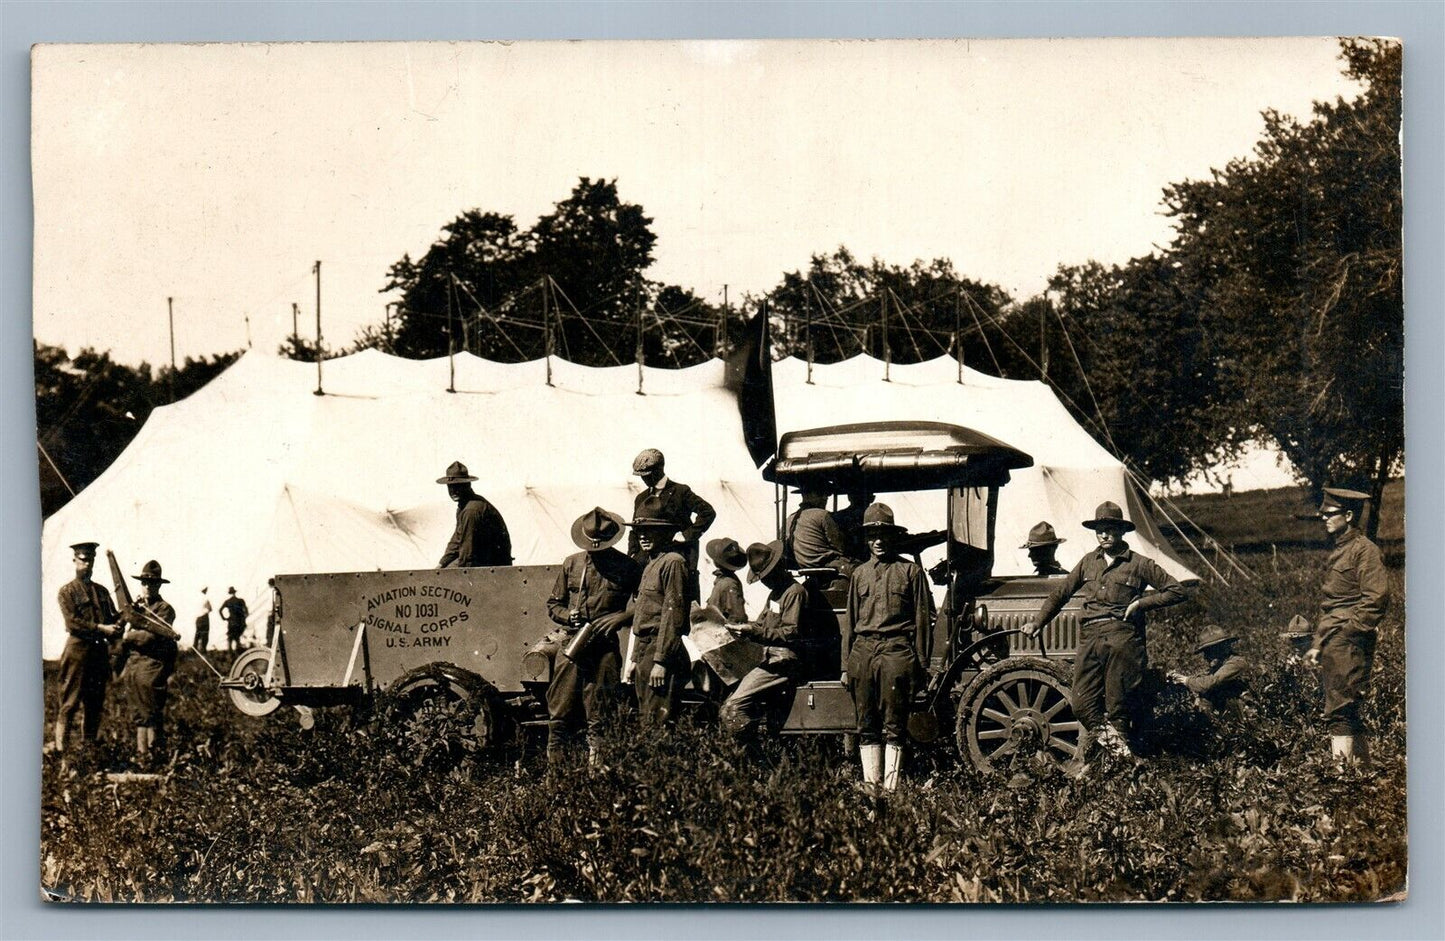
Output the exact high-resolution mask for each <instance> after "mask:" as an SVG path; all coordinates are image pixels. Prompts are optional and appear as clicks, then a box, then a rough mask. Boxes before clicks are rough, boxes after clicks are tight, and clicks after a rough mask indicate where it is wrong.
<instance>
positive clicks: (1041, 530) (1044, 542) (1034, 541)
mask: <svg viewBox="0 0 1445 941" xmlns="http://www.w3.org/2000/svg"><path fill="white" fill-rule="evenodd" d="M1066 541H1067V540H1064V539H1060V538H1059V537H1058V534H1057V533H1055V532H1054V527H1052V526H1050V525H1049V523H1048V521H1047V520H1045V521H1043V522H1041V523H1039V524H1038V525H1037V526H1035V527H1034V528H1033V529H1031V530H1029V541H1028V542H1026V543H1024V544H1023V545H1021V546H1019V548H1020V549H1032V548H1034V547H1035V546H1057V545H1058V544H1059V543H1061V542H1066Z"/></svg>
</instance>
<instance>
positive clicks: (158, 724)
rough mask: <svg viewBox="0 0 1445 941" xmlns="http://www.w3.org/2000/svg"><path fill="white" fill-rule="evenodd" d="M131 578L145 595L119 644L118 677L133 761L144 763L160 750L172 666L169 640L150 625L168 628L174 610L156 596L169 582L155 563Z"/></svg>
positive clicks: (172, 643) (173, 645)
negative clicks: (131, 728)
mask: <svg viewBox="0 0 1445 941" xmlns="http://www.w3.org/2000/svg"><path fill="white" fill-rule="evenodd" d="M135 577H136V580H137V581H139V582H140V583H141V586H142V587H143V588H144V589H145V595H144V596H142V597H141V598H140V599H138V600H137V601H136V603H135V607H136V610H135V612H134V615H133V618H132V621H131V625H130V627H131V629H130V630H129V631H127V632H126V635H125V639H124V640H122V641H121V650H122V653H123V655H124V656H125V658H126V660H125V670H124V671H123V672H122V673H121V675H120V681H121V684H122V685H123V686H124V687H125V690H126V695H127V698H128V699H129V700H130V707H131V717H132V719H133V720H134V721H135V752H136V760H137V761H138V762H139V763H141V764H145V763H147V762H148V761H150V759H151V758H152V757H153V755H154V753H155V751H156V749H158V748H164V747H165V711H166V692H167V691H166V686H167V684H168V683H169V682H170V678H171V674H172V673H173V672H175V668H176V642H175V639H174V638H171V637H166V636H164V634H162V633H159V632H157V631H156V630H154V629H153V627H152V626H151V625H153V624H154V623H155V622H156V621H159V622H163V623H165V624H166V625H172V624H174V623H175V621H176V609H175V608H173V607H171V605H170V603H169V602H167V601H166V600H165V599H164V598H162V597H161V585H164V584H168V583H169V582H170V579H168V578H162V577H161V564H160V563H159V562H157V561H155V560H154V559H152V560H151V561H149V562H147V563H146V564H145V566H144V567H143V568H142V569H141V573H140V574H139V575H137V576H135Z"/></svg>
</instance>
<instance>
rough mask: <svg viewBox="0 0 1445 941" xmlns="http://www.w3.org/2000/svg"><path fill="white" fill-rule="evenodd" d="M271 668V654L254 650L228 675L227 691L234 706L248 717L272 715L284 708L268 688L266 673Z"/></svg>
mask: <svg viewBox="0 0 1445 941" xmlns="http://www.w3.org/2000/svg"><path fill="white" fill-rule="evenodd" d="M270 667H271V651H270V650H267V649H266V648H264V647H252V648H251V649H250V650H248V651H246V652H245V653H243V654H241V655H240V656H239V657H237V658H236V660H235V662H234V663H232V664H231V672H230V673H229V674H228V675H227V676H226V692H227V693H229V694H230V696H231V703H232V705H234V706H235V707H236V708H237V709H239V710H241V711H242V712H244V713H245V714H246V715H248V716H258V717H259V716H269V715H270V714H271V713H273V712H275V711H276V710H277V709H279V708H280V706H281V700H280V699H278V698H277V697H276V694H275V693H273V692H271V691H270V690H268V689H267V688H266V671H267V670H268V669H270Z"/></svg>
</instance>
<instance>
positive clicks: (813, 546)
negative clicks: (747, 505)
mask: <svg viewBox="0 0 1445 941" xmlns="http://www.w3.org/2000/svg"><path fill="white" fill-rule="evenodd" d="M794 492H795V493H797V494H798V496H799V498H800V499H799V504H800V505H799V506H798V509H796V510H794V511H793V514H792V515H791V516H789V517H788V519H787V522H786V523H784V524H783V534H784V538H783V558H784V560H786V563H787V567H788V568H793V569H832V570H833V571H834V572H835V573H837V575H841V576H844V577H847V576H849V575H851V574H853V562H852V560H851V559H849V558H848V541H847V538H846V537H845V536H844V535H843V530H842V528H840V527H839V526H838V523H837V521H836V520H834V519H833V514H831V513H829V512H828V510H827V509H826V507H825V505H826V504H827V502H828V495H827V494H826V493H824V492H823V491H822V490H820V489H818V488H817V487H813V486H805V487H800V488H798V489H797V490H796V491H794Z"/></svg>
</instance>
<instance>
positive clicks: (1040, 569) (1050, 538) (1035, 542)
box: [1019, 520, 1069, 575]
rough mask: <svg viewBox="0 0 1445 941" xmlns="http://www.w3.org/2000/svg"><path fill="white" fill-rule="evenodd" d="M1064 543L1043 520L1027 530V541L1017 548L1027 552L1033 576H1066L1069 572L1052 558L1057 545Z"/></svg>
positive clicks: (1057, 547)
mask: <svg viewBox="0 0 1445 941" xmlns="http://www.w3.org/2000/svg"><path fill="white" fill-rule="evenodd" d="M1064 541H1065V540H1063V539H1060V538H1059V537H1058V536H1057V535H1056V534H1055V533H1054V527H1053V526H1052V525H1050V524H1049V522H1048V521H1047V520H1044V521H1041V522H1040V523H1039V524H1038V525H1036V526H1035V527H1034V528H1033V529H1031V530H1029V538H1028V541H1027V542H1025V543H1024V544H1023V545H1021V546H1019V548H1020V549H1027V550H1028V551H1029V561H1030V562H1032V563H1033V566H1034V574H1035V575H1067V574H1069V570H1068V569H1066V568H1064V567H1063V566H1062V565H1060V564H1059V563H1058V560H1057V559H1055V558H1054V553H1055V552H1057V551H1058V549H1059V543H1061V542H1064Z"/></svg>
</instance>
